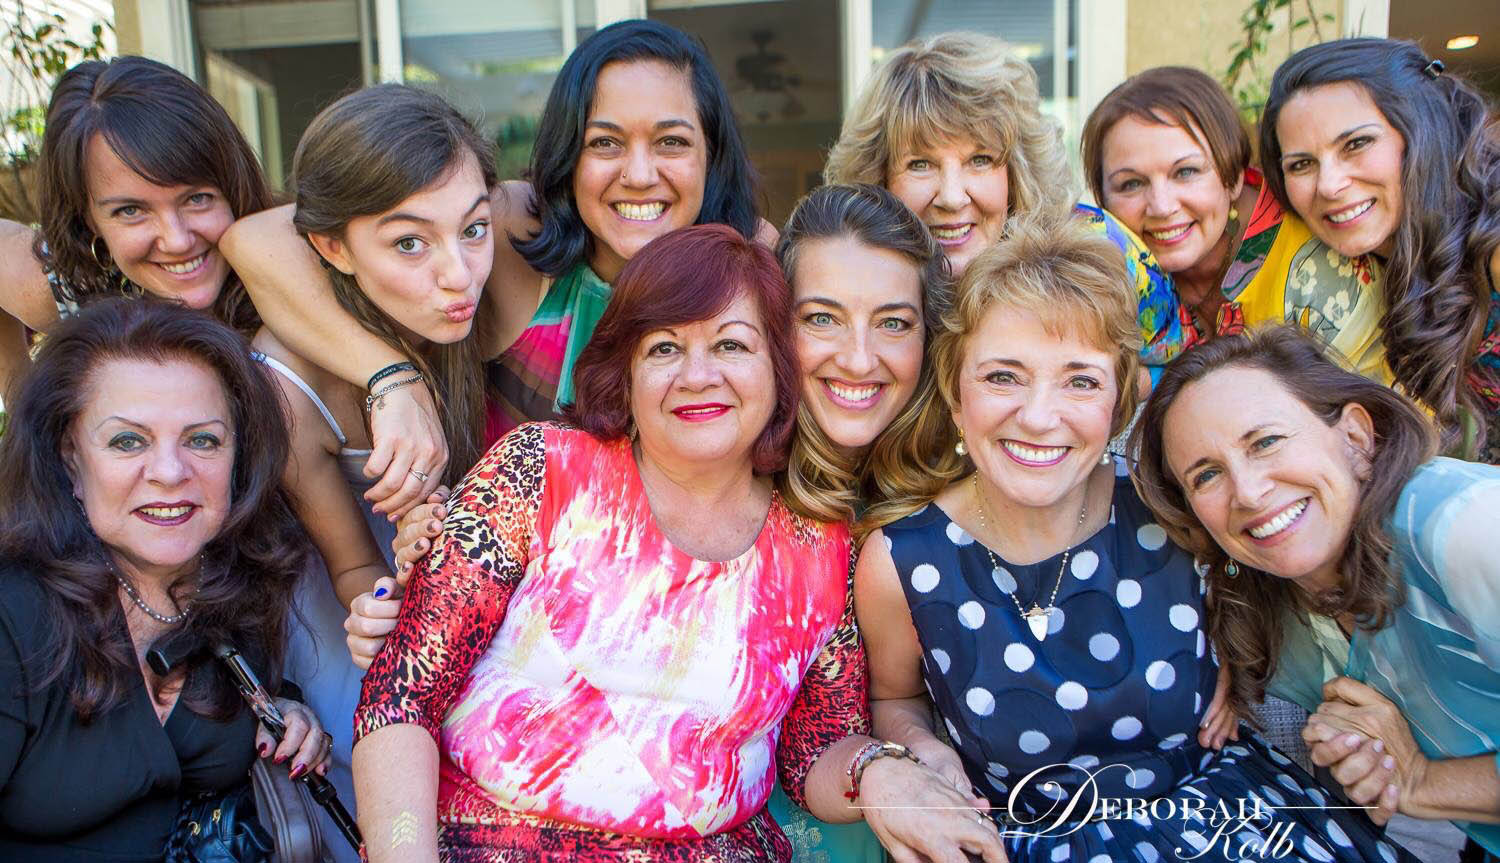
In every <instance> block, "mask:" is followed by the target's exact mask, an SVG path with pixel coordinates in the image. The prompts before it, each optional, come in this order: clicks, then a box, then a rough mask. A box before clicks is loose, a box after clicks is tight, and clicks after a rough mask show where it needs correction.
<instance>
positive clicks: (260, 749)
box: [255, 743, 271, 758]
mask: <svg viewBox="0 0 1500 863" xmlns="http://www.w3.org/2000/svg"><path fill="white" fill-rule="evenodd" d="M255 751H256V752H259V753H260V757H261V758H265V757H266V753H267V752H269V751H271V747H270V746H267V745H266V744H264V743H262V744H261V745H259V746H257V747H255Z"/></svg>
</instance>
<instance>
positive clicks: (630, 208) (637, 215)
mask: <svg viewBox="0 0 1500 863" xmlns="http://www.w3.org/2000/svg"><path fill="white" fill-rule="evenodd" d="M614 208H615V212H616V213H619V214H620V215H621V216H624V217H625V218H627V219H629V220H630V221H632V222H650V221H653V220H655V219H656V218H657V217H659V216H660V215H661V214H662V211H664V210H666V209H667V205H666V204H663V203H662V202H661V201H654V202H652V203H650V204H615V205H614Z"/></svg>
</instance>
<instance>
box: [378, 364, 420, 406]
mask: <svg viewBox="0 0 1500 863" xmlns="http://www.w3.org/2000/svg"><path fill="white" fill-rule="evenodd" d="M424 380H426V378H424V377H422V374H421V372H418V373H417V374H414V375H412V376H411V377H409V378H403V379H401V380H399V381H393V382H392V383H388V384H386V385H385V386H383V387H381V388H380V389H378V390H376V391H375V392H373V393H370V394H369V395H367V396H365V413H369V412H370V411H372V410H374V409H375V408H377V407H385V394H386V393H389V392H394V391H396V390H398V389H401V388H402V387H404V386H407V385H408V384H419V383H421V382H422V381H424Z"/></svg>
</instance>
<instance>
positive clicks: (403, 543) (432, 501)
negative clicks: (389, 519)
mask: <svg viewBox="0 0 1500 863" xmlns="http://www.w3.org/2000/svg"><path fill="white" fill-rule="evenodd" d="M449 493H450V492H449V490H448V487H447V486H445V485H440V486H438V488H437V491H434V492H433V493H432V494H430V495H428V496H427V502H426V503H423V504H421V505H420V506H416V507H413V508H412V509H411V510H409V511H408V512H407V513H406V515H403V516H402V517H401V521H400V523H399V524H397V525H396V537H395V539H392V540H391V551H393V552H395V554H396V581H398V582H399V583H400V584H401V586H402V587H405V586H406V581H407V579H409V578H411V573H412V569H413V568H414V567H415V566H416V564H417V561H419V560H421V559H422V558H424V557H426V556H427V553H428V552H430V551H432V547H433V546H434V545H436V544H437V540H438V537H440V536H442V535H443V519H445V518H447V517H448V507H447V506H446V504H447V502H448V495H449Z"/></svg>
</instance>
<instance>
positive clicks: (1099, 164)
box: [1083, 66, 1250, 207]
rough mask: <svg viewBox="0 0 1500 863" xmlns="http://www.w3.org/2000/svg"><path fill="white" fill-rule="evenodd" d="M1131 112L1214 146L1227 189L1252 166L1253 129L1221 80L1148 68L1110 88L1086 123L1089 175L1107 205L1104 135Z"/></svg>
mask: <svg viewBox="0 0 1500 863" xmlns="http://www.w3.org/2000/svg"><path fill="white" fill-rule="evenodd" d="M1126 117H1134V118H1135V119H1137V120H1140V121H1141V122H1143V123H1152V124H1155V125H1161V126H1176V127H1177V128H1179V129H1181V130H1183V131H1184V132H1186V133H1188V136H1189V137H1191V138H1192V139H1193V140H1194V141H1197V142H1198V144H1199V145H1200V146H1202V147H1203V148H1204V149H1205V150H1207V151H1208V155H1209V158H1210V159H1212V160H1213V165H1214V171H1215V172H1216V173H1217V174H1218V175H1219V182H1220V183H1223V184H1224V188H1226V189H1231V188H1233V187H1234V184H1235V182H1237V181H1238V180H1239V178H1240V177H1241V176H1242V175H1243V174H1244V173H1245V169H1246V168H1247V167H1249V166H1250V133H1249V132H1247V131H1245V124H1244V123H1243V122H1241V121H1240V114H1239V112H1238V111H1236V110H1235V108H1234V103H1233V102H1231V101H1229V94H1228V93H1225V92H1224V88H1223V87H1222V86H1221V85H1220V84H1219V82H1218V81H1215V80H1214V79H1213V78H1210V77H1209V76H1208V75H1207V74H1205V73H1203V72H1201V71H1199V70H1197V69H1192V68H1189V67H1187V66H1158V67H1156V68H1155V69H1147V70H1146V71H1144V72H1141V73H1140V74H1138V75H1133V76H1131V77H1130V78H1129V79H1128V80H1126V81H1125V83H1123V84H1121V85H1119V86H1118V87H1116V88H1114V89H1113V90H1111V91H1109V95H1107V96H1105V97H1104V99H1103V100H1102V101H1100V102H1099V104H1098V105H1097V106H1096V107H1095V108H1094V110H1093V111H1092V112H1090V114H1089V118H1088V121H1087V122H1085V123H1084V124H1083V176H1084V179H1085V180H1087V181H1088V184H1089V190H1090V191H1091V192H1093V193H1094V200H1095V201H1098V202H1099V206H1101V207H1102V206H1104V139H1105V138H1106V137H1108V135H1109V133H1110V130H1111V129H1113V128H1114V127H1115V124H1116V123H1118V122H1120V121H1121V120H1123V119H1125V118H1126Z"/></svg>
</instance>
